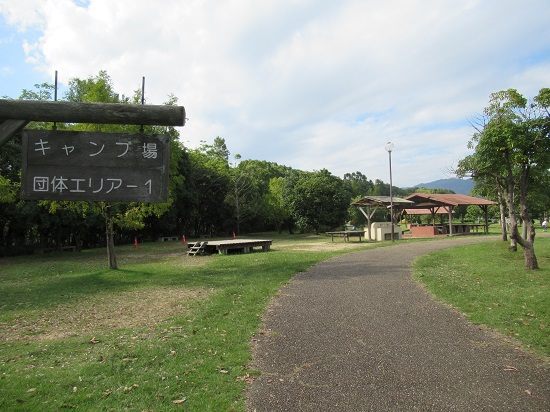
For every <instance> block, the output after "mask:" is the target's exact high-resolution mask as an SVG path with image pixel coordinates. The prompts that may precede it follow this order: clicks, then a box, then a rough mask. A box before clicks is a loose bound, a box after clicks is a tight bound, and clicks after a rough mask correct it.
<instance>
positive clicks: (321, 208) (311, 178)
mask: <svg viewBox="0 0 550 412" xmlns="http://www.w3.org/2000/svg"><path fill="white" fill-rule="evenodd" d="M350 201H351V197H350V195H349V193H348V192H347V191H346V190H345V188H344V185H343V182H342V180H341V179H340V178H338V177H336V176H333V175H332V174H331V173H330V172H329V171H328V170H326V169H323V170H321V171H318V172H314V173H304V174H303V175H302V176H301V177H300V178H298V180H297V182H296V184H295V186H294V189H293V192H292V198H291V203H290V207H291V211H292V215H293V217H294V219H295V221H296V222H297V223H298V224H299V226H302V227H304V226H311V227H312V228H313V229H314V231H315V233H319V231H320V229H321V228H334V227H337V226H341V225H343V224H344V223H345V221H346V218H347V210H348V206H349V204H350Z"/></svg>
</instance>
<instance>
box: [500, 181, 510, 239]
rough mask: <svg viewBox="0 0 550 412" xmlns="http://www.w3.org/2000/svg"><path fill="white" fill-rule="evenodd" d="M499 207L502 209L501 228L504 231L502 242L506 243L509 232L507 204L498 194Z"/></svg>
mask: <svg viewBox="0 0 550 412" xmlns="http://www.w3.org/2000/svg"><path fill="white" fill-rule="evenodd" d="M498 206H499V208H500V226H501V229H502V241H503V242H506V241H507V240H508V232H507V230H506V202H505V200H504V198H503V197H502V194H501V193H500V191H499V193H498Z"/></svg>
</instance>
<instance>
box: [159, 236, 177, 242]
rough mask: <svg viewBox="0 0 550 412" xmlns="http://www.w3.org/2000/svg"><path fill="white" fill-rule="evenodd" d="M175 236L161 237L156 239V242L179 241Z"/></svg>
mask: <svg viewBox="0 0 550 412" xmlns="http://www.w3.org/2000/svg"><path fill="white" fill-rule="evenodd" d="M179 239H180V238H179V237H177V236H162V237H159V238H158V239H157V242H172V241H174V240H179Z"/></svg>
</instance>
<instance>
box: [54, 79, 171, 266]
mask: <svg viewBox="0 0 550 412" xmlns="http://www.w3.org/2000/svg"><path fill="white" fill-rule="evenodd" d="M139 93H140V92H135V93H134V100H133V103H137V102H138V101H139V100H140V99H138V97H139ZM65 99H66V100H67V101H69V102H101V103H125V104H132V100H131V99H130V98H128V97H126V96H124V95H122V96H121V95H119V94H118V93H116V92H115V91H114V86H113V82H112V80H111V78H110V77H109V75H108V74H107V72H105V71H100V72H99V74H98V75H97V76H90V77H88V78H87V79H78V78H73V79H71V80H70V81H69V90H68V91H67V92H66V94H65ZM175 103H176V101H175V98H173V97H172V98H171V99H170V101H169V102H168V103H167V104H175ZM61 127H62V128H65V129H68V130H78V131H96V132H127V133H138V132H140V130H139V126H133V125H101V124H68V125H61ZM143 132H144V133H148V134H153V133H167V134H169V135H170V136H171V146H172V147H174V148H177V143H176V142H177V139H178V137H179V134H178V132H177V131H176V130H175V129H174V128H160V127H154V126H147V127H145V128H144V129H143ZM172 201H173V199H172V198H170V200H169V201H168V202H167V203H155V204H149V203H136V202H131V203H119V202H86V204H85V205H83V204H82V202H62V203H59V202H51V203H50V211H51V212H52V213H59V212H61V211H63V210H64V209H67V208H68V209H71V210H73V211H79V212H80V214H81V218H84V216H85V214H84V212H83V211H85V213H91V214H100V215H101V216H102V217H103V220H104V225H105V238H106V246H107V258H108V262H109V267H110V268H111V269H117V268H118V264H117V259H116V254H115V248H114V246H115V230H116V228H119V229H123V230H124V229H126V230H133V231H136V230H139V229H142V228H143V227H144V225H145V220H146V219H147V218H148V217H149V216H157V217H158V216H161V215H162V214H164V213H165V212H166V211H168V209H169V207H170V204H171V203H172Z"/></svg>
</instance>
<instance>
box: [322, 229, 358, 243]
mask: <svg viewBox="0 0 550 412" xmlns="http://www.w3.org/2000/svg"><path fill="white" fill-rule="evenodd" d="M326 234H327V235H330V240H331V242H334V236H336V237H343V238H344V242H349V238H350V237H358V238H359V242H361V238H362V237H364V236H365V232H359V231H357V230H339V231H336V232H326Z"/></svg>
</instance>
